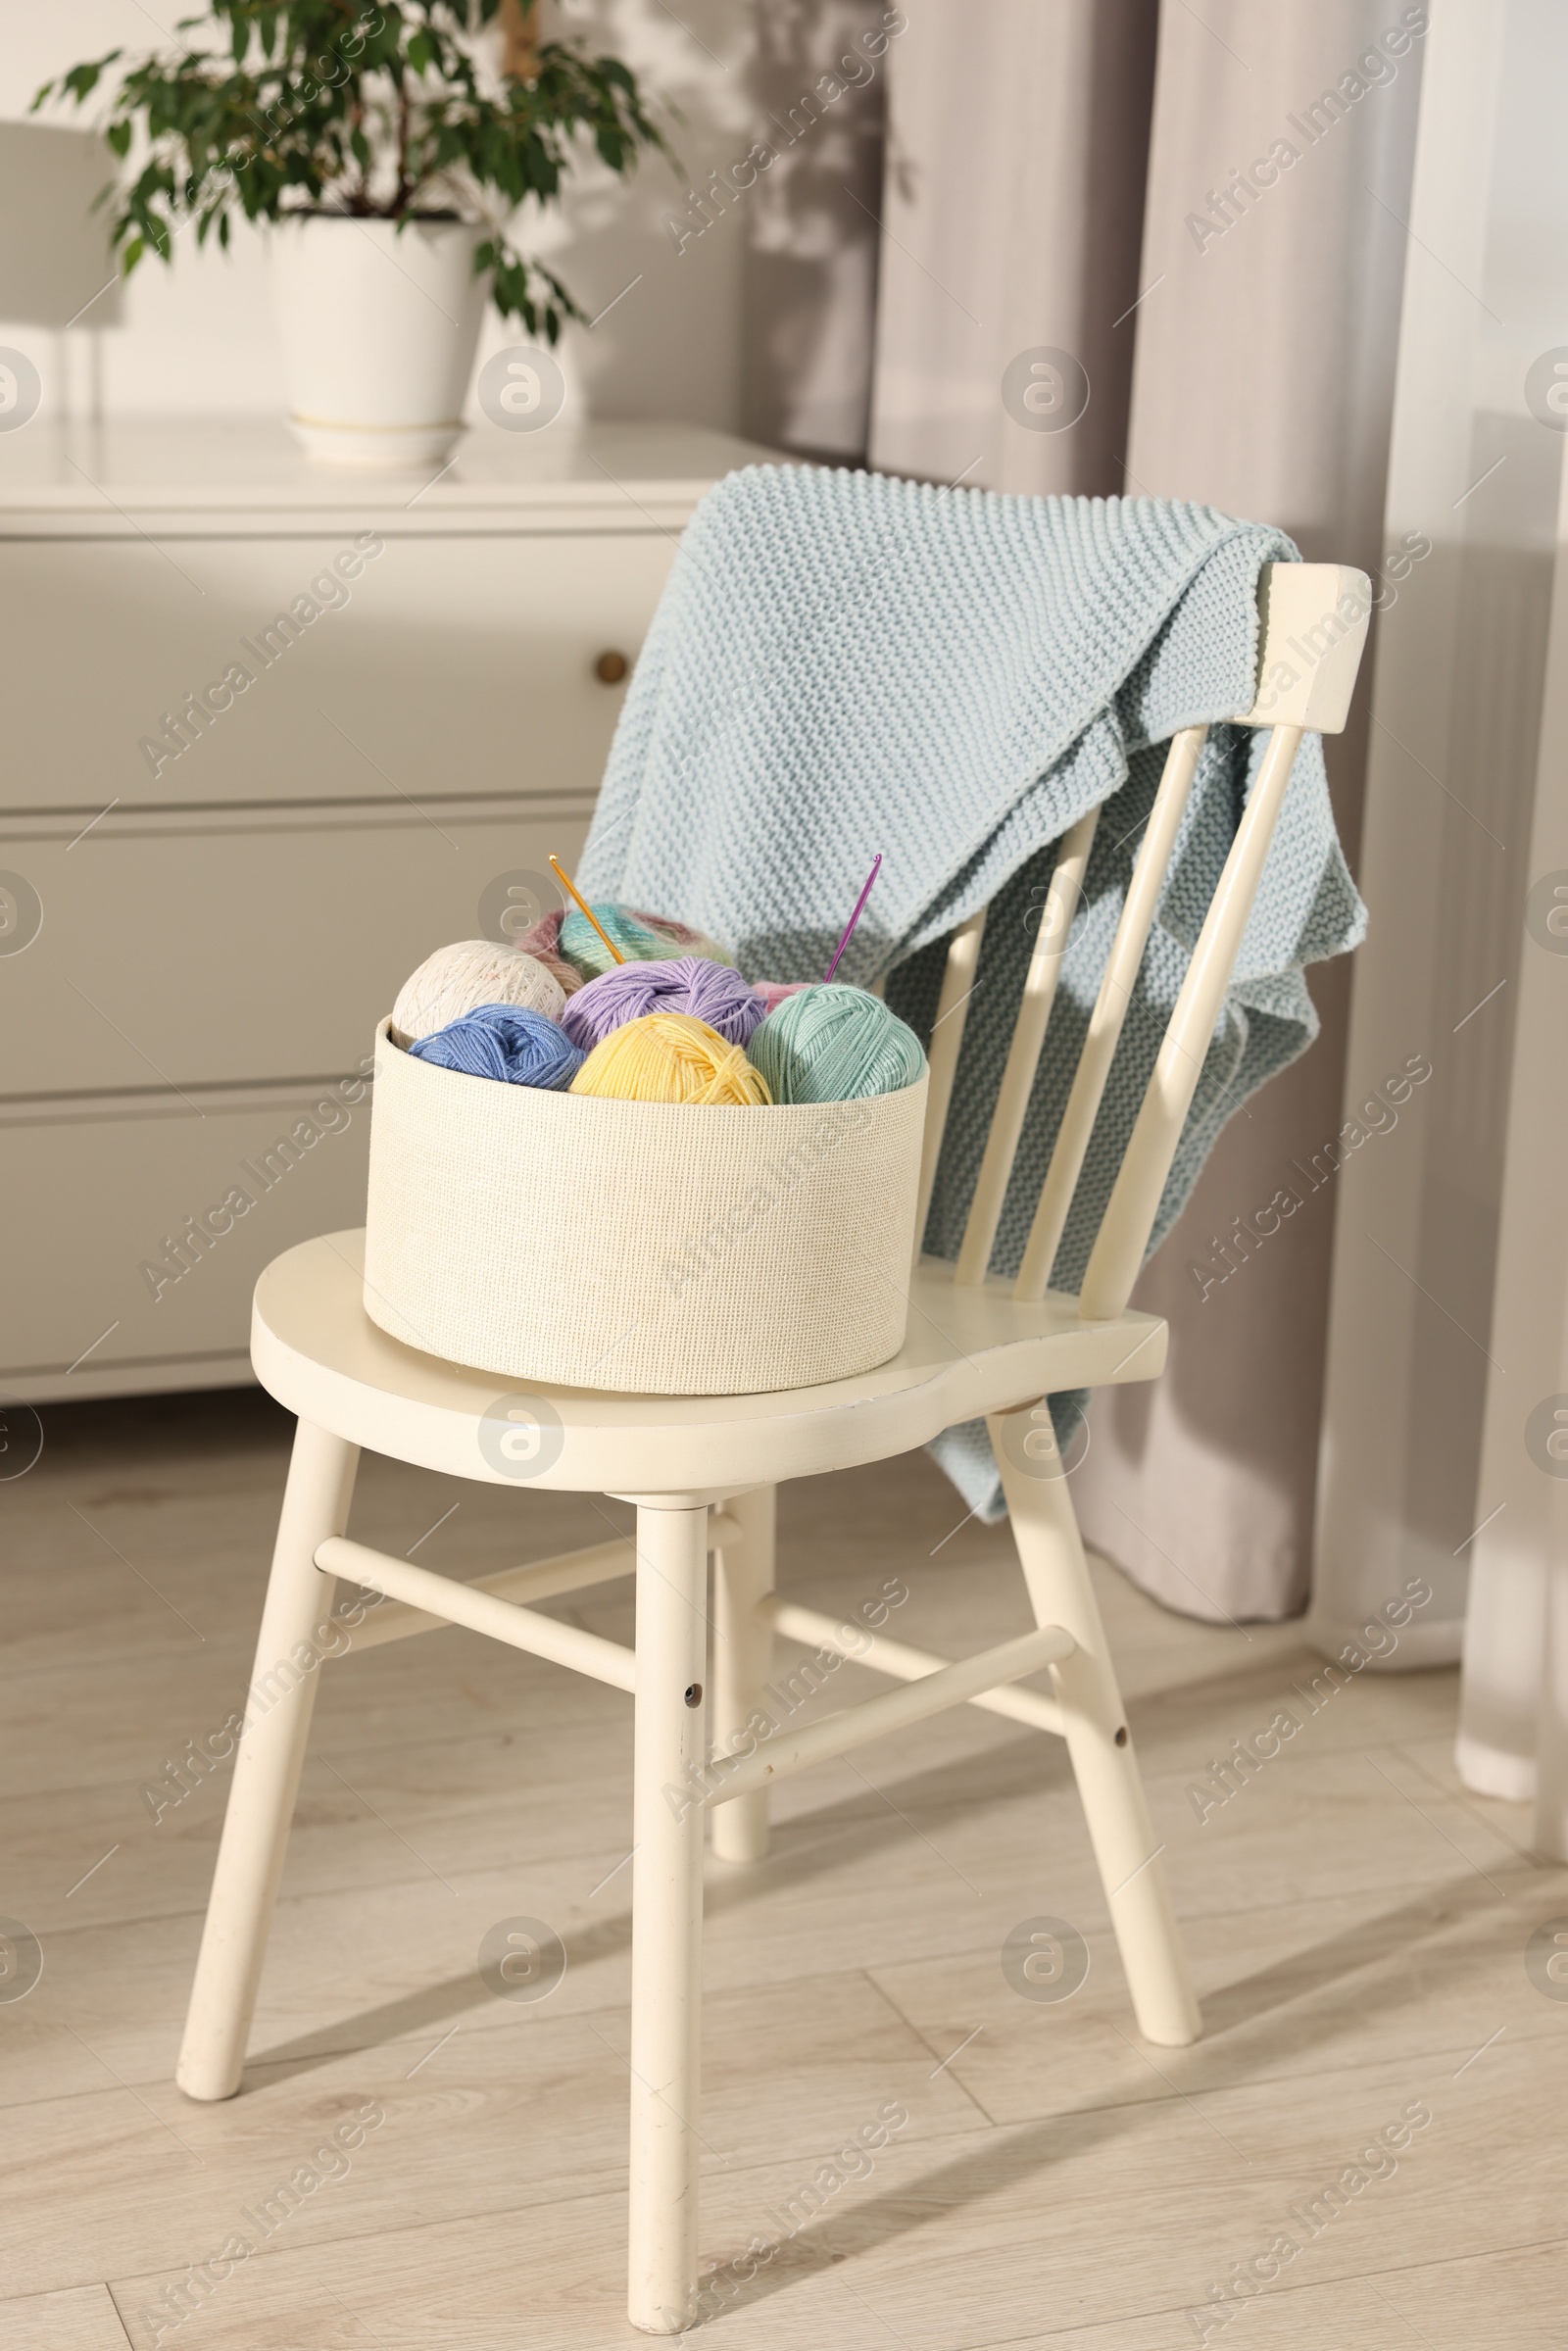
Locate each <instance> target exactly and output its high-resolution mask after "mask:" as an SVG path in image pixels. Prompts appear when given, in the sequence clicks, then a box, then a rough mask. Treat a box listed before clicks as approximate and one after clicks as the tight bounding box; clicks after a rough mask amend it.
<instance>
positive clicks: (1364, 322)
mask: <svg viewBox="0 0 1568 2351" xmlns="http://www.w3.org/2000/svg"><path fill="white" fill-rule="evenodd" d="M1401 16H1402V18H1403V19H1404V20H1406V21H1405V22H1404V23H1402V24H1401ZM1423 23H1424V11H1422V10H1421V9H1413V10H1401V9H1400V8H1399V7H1398V6H1397V5H1395V4H1394V0H1320V4H1319V5H1318V6H1316V7H1314V8H1313V9H1311V10H1310V11H1308V10H1305V9H1300V10H1282V9H1279V8H1277V7H1276V6H1274V5H1273V4H1272V0H1205V5H1204V6H1203V8H1202V9H1201V11H1200V12H1197V13H1195V12H1194V11H1193V10H1191V9H1189V8H1188V7H1186V6H1184V5H1183V4H1182V0H1167V4H1166V5H1165V6H1164V7H1163V8H1162V9H1161V10H1160V11H1159V13H1158V19H1157V38H1156V22H1155V15H1154V12H1153V10H1152V8H1151V7H1149V6H1145V5H1142V4H1141V0H1115V4H1114V5H1109V6H1107V5H1104V4H1103V0H1102V5H1099V6H1096V5H1093V0H1063V4H1062V5H1059V6H1054V7H1052V8H1050V9H1040V8H1038V7H1030V6H1028V5H1025V0H1006V4H1005V5H997V6H994V7H992V8H988V9H987V10H986V12H985V13H984V15H983V16H981V15H979V14H978V12H973V11H969V10H966V9H963V8H961V7H959V6H958V5H957V0H929V4H928V5H927V6H926V7H924V8H922V10H921V11H920V13H919V16H918V18H917V19H916V20H915V21H913V22H912V23H911V25H910V29H909V32H908V34H907V36H906V37H905V38H904V39H903V40H902V41H901V42H900V43H899V44H898V45H897V49H896V52H895V54H894V55H893V57H892V58H891V60H890V64H891V69H892V70H891V76H890V84H889V90H890V121H889V130H888V158H887V170H886V176H885V186H884V210H883V238H882V251H881V260H880V270H881V291H880V296H879V304H878V319H877V336H876V366H875V376H874V381H873V392H872V425H871V455H872V459H873V461H874V462H875V463H876V464H877V465H882V466H884V467H887V468H888V469H891V470H898V471H902V472H908V473H915V474H919V475H922V476H924V477H926V478H928V479H937V480H953V479H955V478H956V477H960V476H961V478H962V479H963V480H965V481H967V482H972V483H977V484H984V485H986V486H988V487H992V488H1001V489H1019V490H1062V491H1068V490H1070V491H1088V492H1103V493H1111V492H1125V493H1133V494H1136V493H1137V492H1140V491H1145V492H1148V493H1151V494H1154V495H1159V496H1171V497H1181V498H1191V499H1200V500H1207V501H1209V502H1211V503H1213V504H1215V505H1218V506H1222V507H1226V508H1228V509H1230V510H1231V511H1233V512H1235V513H1238V514H1247V515H1250V516H1253V517H1256V518H1258V519H1263V520H1268V521H1273V522H1279V523H1281V524H1283V525H1284V526H1285V528H1287V529H1289V530H1291V531H1292V532H1293V533H1295V534H1296V536H1297V537H1298V538H1299V540H1300V542H1301V545H1302V548H1303V552H1305V553H1306V554H1307V555H1308V556H1309V557H1333V558H1336V559H1338V560H1340V561H1344V562H1349V563H1359V564H1361V565H1362V566H1363V567H1364V568H1365V569H1366V570H1368V571H1371V572H1376V571H1378V570H1379V569H1380V567H1381V565H1382V561H1383V553H1384V551H1383V548H1382V544H1381V528H1380V525H1381V515H1382V509H1383V472H1384V465H1385V462H1386V453H1387V447H1388V430H1389V412H1390V398H1391V386H1392V373H1393V362H1394V349H1395V338H1396V332H1397V317H1398V300H1399V287H1400V275H1401V270H1402V266H1403V258H1404V250H1405V242H1406V236H1405V228H1404V225H1403V223H1404V220H1405V219H1406V218H1407V215H1406V212H1405V206H1406V203H1407V200H1408V188H1409V179H1410V162H1411V153H1412V144H1413V126H1414V120H1415V100H1416V94H1417V89H1418V84H1419V75H1420V69H1421V58H1422V46H1423V41H1422V33H1421V30H1420V24H1423ZM1151 93H1152V106H1151ZM1293 124H1294V127H1293ZM1286 148H1289V149H1291V150H1292V151H1293V158H1294V160H1289V161H1287V160H1286V157H1285V155H1284V152H1283V150H1284V149H1286ZM1238 171H1240V172H1241V173H1243V174H1245V175H1246V176H1245V177H1244V178H1242V179H1238V177H1237V176H1236V174H1237V173H1238ZM1036 351H1040V352H1051V353H1057V354H1059V353H1066V354H1068V355H1070V356H1071V357H1072V358H1074V359H1076V361H1077V362H1078V363H1079V365H1080V366H1081V367H1082V369H1083V371H1084V372H1085V373H1086V374H1087V376H1088V378H1089V388H1090V397H1089V403H1088V407H1087V408H1086V409H1085V410H1084V412H1083V414H1082V416H1080V417H1079V418H1078V420H1077V421H1076V422H1075V423H1072V424H1070V425H1068V426H1067V427H1066V428H1065V429H1055V430H1053V429H1049V426H1050V425H1052V424H1053V423H1054V422H1055V421H1056V416H1054V415H1053V414H1050V413H1049V412H1048V413H1047V415H1046V416H1045V423H1046V425H1047V427H1048V428H1047V429H1039V428H1038V427H1037V425H1036V423H1035V422H1034V421H1033V420H1031V419H1029V418H1027V417H1025V418H1023V419H1020V416H1019V413H1018V400H1017V396H1016V394H1015V393H1013V394H1012V395H1011V397H1009V390H1008V388H1005V382H1004V379H1005V376H1006V371H1007V369H1008V367H1009V366H1010V365H1012V364H1013V363H1014V362H1016V361H1017V360H1018V359H1019V358H1020V357H1022V356H1023V355H1025V354H1028V353H1031V352H1036ZM1129 387H1130V397H1129ZM1069 405H1070V404H1069ZM1363 757H1364V743H1363V741H1362V740H1361V739H1360V738H1359V737H1354V738H1347V739H1346V740H1345V741H1343V742H1342V743H1341V744H1340V745H1338V746H1336V747H1335V751H1334V753H1333V754H1332V755H1331V773H1332V774H1333V776H1334V780H1335V785H1336V793H1337V800H1338V805H1339V809H1340V821H1341V826H1342V831H1343V833H1344V835H1345V838H1346V842H1347V846H1348V849H1349V850H1350V851H1351V854H1352V856H1353V854H1354V848H1355V842H1356V834H1357V826H1358V816H1359V787H1360V776H1361V762H1362V759H1363ZM1314 987H1315V990H1316V993H1317V995H1318V1001H1319V1004H1320V1005H1321V1007H1322V1009H1323V1012H1324V1035H1323V1037H1322V1038H1321V1040H1320V1041H1319V1043H1318V1045H1317V1046H1316V1047H1315V1048H1314V1049H1313V1051H1312V1053H1310V1054H1309V1055H1308V1056H1307V1057H1306V1059H1305V1060H1304V1061H1302V1062H1301V1063H1300V1064H1299V1065H1298V1066H1297V1068H1295V1069H1294V1070H1292V1071H1291V1072H1289V1073H1288V1074H1287V1075H1286V1076H1285V1077H1284V1078H1282V1079H1281V1080H1279V1081H1278V1082H1277V1083H1276V1084H1275V1085H1273V1086H1271V1087H1270V1088H1268V1089H1267V1091H1266V1092H1265V1093H1264V1094H1262V1095H1261V1096H1259V1097H1258V1098H1257V1099H1256V1100H1255V1101H1254V1102H1252V1103H1251V1104H1250V1106H1249V1112H1248V1114H1247V1115H1246V1116H1244V1117H1242V1118H1239V1119H1238V1120H1237V1121H1236V1122H1234V1123H1233V1125H1232V1126H1231V1128H1230V1129H1229V1130H1227V1133H1226V1134H1225V1136H1224V1137H1223V1138H1222V1140H1221V1143H1220V1145H1219V1147H1218V1149H1217V1150H1216V1151H1215V1153H1214V1155H1213V1157H1212V1159H1211V1160H1210V1162H1209V1165H1208V1168H1207V1170H1206V1171H1205V1174H1204V1177H1203V1179H1202V1182H1201V1186H1200V1188H1199V1192H1198V1194H1197V1196H1196V1197H1195V1199H1194V1200H1193V1202H1192V1204H1191V1206H1190V1207H1189V1210H1188V1212H1187V1214H1186V1216H1185V1217H1184V1218H1183V1219H1182V1221H1181V1223H1180V1224H1179V1225H1178V1227H1177V1229H1176V1231H1175V1232H1174V1233H1173V1234H1172V1235H1171V1237H1170V1238H1169V1240H1168V1241H1167V1242H1166V1244H1165V1246H1164V1249H1162V1251H1161V1253H1160V1255H1159V1257H1158V1258H1157V1259H1156V1260H1155V1261H1154V1263H1153V1264H1152V1266H1151V1267H1150V1268H1149V1270H1148V1272H1147V1273H1146V1275H1145V1277H1144V1281H1143V1284H1142V1286H1141V1288H1140V1291H1139V1293H1138V1300H1137V1302H1138V1303H1140V1304H1142V1305H1145V1306H1148V1307H1151V1308H1152V1309H1153V1310H1155V1311H1157V1312H1161V1313H1164V1314H1166V1315H1167V1316H1168V1317H1169V1318H1170V1321H1171V1324H1172V1335H1173V1346H1172V1356H1171V1365H1170V1369H1169V1371H1168V1372H1167V1374H1166V1377H1165V1378H1164V1380H1163V1381H1161V1382H1158V1383H1156V1384H1153V1385H1152V1386H1150V1387H1147V1388H1146V1387H1139V1388H1137V1389H1128V1390H1124V1391H1120V1392H1115V1393H1113V1394H1111V1395H1108V1396H1103V1397H1102V1398H1101V1399H1100V1400H1099V1402H1098V1404H1097V1405H1096V1408H1095V1411H1094V1414H1093V1416H1092V1426H1093V1442H1092V1445H1091V1450H1090V1453H1089V1456H1088V1458H1087V1459H1086V1460H1085V1462H1084V1463H1083V1464H1082V1466H1081V1467H1080V1469H1079V1470H1078V1472H1077V1473H1076V1477H1075V1491H1076V1492H1077V1494H1078V1497H1079V1507H1080V1511H1081V1514H1082V1516H1083V1519H1084V1523H1085V1528H1086V1531H1087V1532H1088V1534H1089V1535H1090V1537H1091V1539H1092V1540H1093V1541H1094V1542H1095V1543H1096V1544H1097V1545H1098V1547H1100V1548H1101V1549H1102V1550H1103V1551H1105V1552H1106V1553H1108V1555H1109V1556H1111V1557H1112V1558H1114V1559H1116V1560H1117V1561H1119V1562H1120V1564H1121V1565H1123V1566H1124V1567H1125V1568H1126V1569H1127V1570H1128V1571H1129V1572H1130V1573H1131V1574H1133V1575H1134V1576H1135V1577H1136V1578H1137V1579H1138V1580H1139V1581H1140V1582H1141V1583H1143V1584H1144V1585H1145V1586H1146V1587H1147V1588H1148V1589H1150V1590H1151V1591H1152V1592H1155V1593H1156V1594H1157V1595H1158V1596H1159V1597H1160V1598H1161V1599H1164V1600H1166V1601H1167V1602H1168V1603H1169V1604H1170V1605H1171V1606H1173V1607H1175V1608H1179V1609H1182V1610H1185V1611H1187V1612H1189V1613H1193V1614H1198V1615H1206V1616H1213V1617H1221V1616H1230V1617H1241V1616H1260V1617H1270V1616H1280V1615H1285V1614H1289V1613H1291V1612H1292V1611H1293V1610H1295V1609H1297V1608H1299V1606H1300V1605H1301V1602H1302V1600H1303V1598H1304V1596H1305V1589H1306V1580H1307V1571H1308V1561H1309V1557H1310V1545H1311V1516H1312V1496H1313V1480H1314V1471H1315V1464H1316V1456H1317V1440H1318V1426H1319V1416H1320V1407H1321V1392H1322V1377H1323V1349H1324V1326H1325V1316H1326V1301H1327V1289H1328V1265H1329V1249H1330V1240H1331V1231H1332V1217H1333V1205H1334V1202H1333V1190H1332V1187H1331V1186H1325V1187H1324V1188H1323V1190H1322V1192H1321V1193H1320V1194H1319V1195H1317V1196H1314V1197H1310V1198H1309V1199H1308V1200H1307V1201H1306V1203H1305V1205H1304V1206H1303V1208H1302V1210H1301V1211H1300V1212H1299V1214H1297V1215H1296V1216H1295V1217H1294V1218H1293V1219H1292V1220H1291V1222H1290V1223H1289V1224H1287V1225H1286V1226H1285V1228H1284V1230H1283V1232H1282V1233H1281V1235H1280V1237H1279V1238H1278V1239H1277V1240H1276V1241H1275V1242H1273V1243H1272V1244H1271V1245H1269V1246H1268V1247H1266V1248H1264V1249H1261V1250H1259V1251H1257V1252H1256V1254H1255V1255H1254V1256H1253V1257H1252V1258H1251V1260H1250V1262H1247V1263H1245V1264H1243V1265H1241V1267H1240V1270H1239V1271H1238V1272H1237V1273H1235V1274H1234V1275H1231V1276H1229V1277H1228V1278H1226V1279H1225V1280H1224V1281H1222V1282H1221V1281H1213V1282H1211V1283H1210V1284H1209V1285H1208V1287H1207V1288H1206V1292H1205V1293H1204V1294H1203V1295H1202V1296H1201V1295H1200V1280H1198V1279H1195V1278H1194V1275H1193V1273H1192V1271H1191V1268H1192V1266H1193V1265H1195V1264H1197V1265H1198V1266H1199V1267H1200V1268H1201V1269H1206V1268H1210V1267H1214V1266H1215V1264H1216V1260H1215V1249H1214V1241H1215V1238H1217V1237H1220V1236H1223V1235H1224V1234H1225V1233H1226V1232H1227V1231H1228V1229H1229V1228H1230V1226H1231V1223H1232V1220H1233V1219H1234V1218H1237V1217H1241V1218H1245V1219H1248V1220H1250V1217H1251V1215H1252V1212H1253V1210H1254V1209H1256V1208H1257V1207H1259V1206H1261V1205H1263V1204H1264V1203H1265V1202H1267V1201H1268V1200H1270V1199H1271V1197H1272V1195H1273V1194H1274V1192H1275V1191H1276V1189H1277V1188H1278V1187H1279V1186H1280V1185H1281V1184H1282V1183H1284V1182H1287V1181H1288V1180H1290V1179H1289V1178H1288V1177H1287V1176H1286V1174H1285V1173H1284V1172H1283V1171H1284V1170H1285V1169H1286V1168H1287V1167H1288V1166H1289V1163H1290V1162H1291V1161H1292V1160H1293V1159H1294V1158H1297V1157H1298V1156H1304V1157H1305V1158H1307V1159H1309V1158H1310V1156H1311V1154H1312V1152H1313V1151H1316V1150H1318V1149H1319V1147H1320V1146H1321V1145H1322V1143H1323V1142H1324V1140H1325V1138H1327V1137H1331V1136H1334V1135H1336V1134H1337V1133H1338V1130H1339V1127H1340V1124H1341V1120H1342V1116H1343V1112H1342V1109H1341V1090H1342V1084H1343V1077H1344V1004H1345V990H1346V978H1345V975H1344V973H1343V971H1342V970H1340V969H1338V968H1332V967H1331V968H1330V969H1329V971H1328V972H1327V973H1324V974H1319V976H1318V979H1317V980H1316V981H1315V982H1314ZM1297 1189H1299V1190H1303V1189H1305V1187H1304V1186H1301V1185H1298V1187H1297ZM1219 1264H1220V1265H1221V1266H1222V1265H1223V1260H1220V1261H1219Z"/></svg>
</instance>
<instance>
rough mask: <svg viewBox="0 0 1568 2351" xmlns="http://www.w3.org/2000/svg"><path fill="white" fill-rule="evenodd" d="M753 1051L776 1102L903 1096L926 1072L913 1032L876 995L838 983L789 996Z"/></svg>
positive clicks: (762, 1030)
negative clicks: (907, 1088)
mask: <svg viewBox="0 0 1568 2351" xmlns="http://www.w3.org/2000/svg"><path fill="white" fill-rule="evenodd" d="M751 1053H752V1059H753V1060H754V1061H755V1062H756V1064H757V1066H758V1068H759V1069H760V1071H761V1073H762V1075H763V1077H764V1078H765V1079H766V1080H767V1085H768V1091H769V1093H770V1094H771V1096H772V1098H773V1100H774V1102H859V1101H861V1100H863V1098H864V1097H865V1096H866V1095H869V1094H898V1093H900V1092H901V1091H902V1089H903V1088H904V1087H906V1086H912V1085H913V1084H914V1082H915V1080H916V1078H918V1076H919V1075H920V1072H921V1070H922V1069H923V1068H924V1067H925V1054H924V1053H922V1052H921V1050H920V1040H919V1038H918V1037H917V1036H916V1035H915V1033H914V1031H913V1029H911V1028H907V1027H906V1026H905V1024H904V1022H903V1021H902V1020H901V1019H900V1018H899V1016H898V1014H897V1013H896V1012H890V1011H889V1010H888V1008H887V1005H886V1004H883V1003H882V1002H881V1000H880V999H879V998H878V997H875V996H867V994H866V993H865V990H864V989H863V988H847V987H843V986H841V985H840V984H839V983H838V982H837V981H835V982H833V983H832V984H831V985H829V986H826V987H818V988H807V989H805V990H804V991H803V992H802V993H801V994H800V995H798V996H787V997H786V998H785V999H784V1002H783V1003H782V1004H778V1005H776V1006H775V1007H774V1009H773V1010H772V1011H771V1012H769V1014H768V1016H767V1018H766V1019H765V1020H764V1021H763V1023H762V1025H761V1027H760V1029H759V1030H758V1031H757V1034H756V1035H755V1036H754V1037H753V1039H752V1045H751Z"/></svg>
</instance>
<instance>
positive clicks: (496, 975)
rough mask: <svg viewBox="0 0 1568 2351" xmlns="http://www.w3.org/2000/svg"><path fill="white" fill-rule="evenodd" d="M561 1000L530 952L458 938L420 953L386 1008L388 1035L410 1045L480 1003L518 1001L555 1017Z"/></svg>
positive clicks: (554, 980)
mask: <svg viewBox="0 0 1568 2351" xmlns="http://www.w3.org/2000/svg"><path fill="white" fill-rule="evenodd" d="M565 1002H566V992H565V990H564V988H563V987H562V985H561V982H560V981H559V980H558V979H557V978H556V977H555V974H554V973H553V972H549V971H546V969H545V967H544V965H543V964H542V963H538V962H536V961H535V960H534V958H533V956H532V955H523V954H522V952H521V951H520V949H518V948H515V947H509V946H507V945H505V944H504V943H502V942H498V941H496V940H494V939H460V940H458V941H457V942H456V944H455V945H454V946H452V947H438V948H437V949H436V951H435V954H434V955H426V957H425V959H424V961H423V962H422V963H421V964H420V965H419V968H418V970H417V971H416V972H414V973H412V974H411V976H410V977H409V978H408V979H406V980H405V981H404V983H403V985H402V987H401V988H400V989H399V991H398V1001H397V1003H396V1004H394V1005H393V1007H392V1035H393V1037H394V1039H395V1040H396V1042H397V1043H398V1044H399V1045H404V1046H408V1045H413V1044H414V1043H415V1042H416V1041H417V1039H418V1038H420V1037H433V1036H434V1035H435V1033H436V1031H437V1029H444V1028H445V1027H446V1025H447V1023H448V1021H450V1020H460V1019H461V1018H462V1016H463V1014H464V1013H465V1012H472V1011H474V1010H476V1009H477V1007H478V1006H479V1005H480V1004H518V1005H520V1006H521V1007H522V1008H523V1010H525V1011H528V1012H542V1013H543V1014H544V1016H545V1018H546V1019H547V1020H559V1019H560V1018H561V1015H562V1012H563V1010H564V1006H565Z"/></svg>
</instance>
